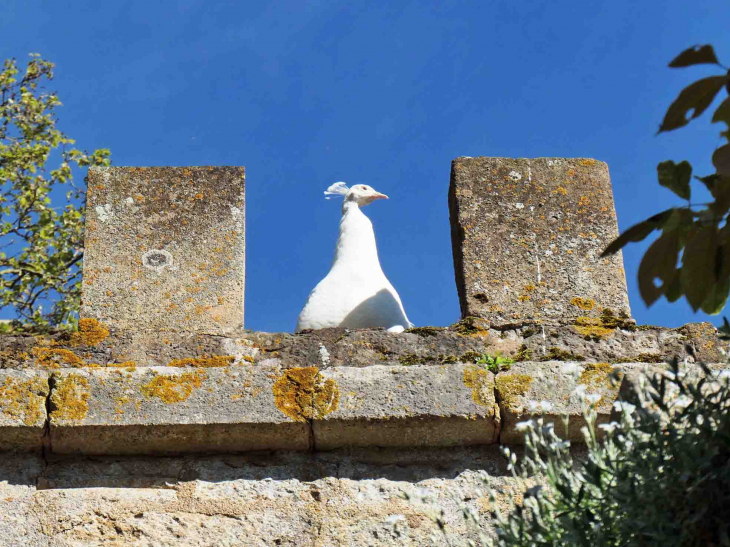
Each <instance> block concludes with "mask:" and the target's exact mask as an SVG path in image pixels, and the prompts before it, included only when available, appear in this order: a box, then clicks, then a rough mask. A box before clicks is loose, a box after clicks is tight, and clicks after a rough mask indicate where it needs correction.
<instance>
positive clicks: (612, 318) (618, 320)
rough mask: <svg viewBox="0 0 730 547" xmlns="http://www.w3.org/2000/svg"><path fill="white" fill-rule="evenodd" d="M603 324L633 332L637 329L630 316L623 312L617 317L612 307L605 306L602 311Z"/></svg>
mask: <svg viewBox="0 0 730 547" xmlns="http://www.w3.org/2000/svg"><path fill="white" fill-rule="evenodd" d="M601 324H602V325H603V326H604V327H607V328H610V329H616V328H619V329H623V330H628V331H631V332H634V331H635V330H636V324H635V323H634V322H633V321H631V320H630V318H629V317H628V316H626V315H625V314H622V316H621V317H616V314H614V313H613V310H611V309H610V308H604V309H603V311H602V312H601Z"/></svg>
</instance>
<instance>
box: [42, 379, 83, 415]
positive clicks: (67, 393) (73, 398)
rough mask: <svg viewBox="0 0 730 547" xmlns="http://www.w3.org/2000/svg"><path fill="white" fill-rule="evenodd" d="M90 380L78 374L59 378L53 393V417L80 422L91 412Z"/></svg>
mask: <svg viewBox="0 0 730 547" xmlns="http://www.w3.org/2000/svg"><path fill="white" fill-rule="evenodd" d="M88 401H89V381H88V380H87V379H86V378H84V377H83V376H80V375H78V374H69V375H67V376H63V377H61V379H59V380H57V382H56V385H55V386H54V388H53V393H52V395H51V406H52V408H53V411H52V412H51V418H53V419H56V420H69V421H74V422H80V421H82V420H83V419H84V418H86V414H87V413H88V412H89V402H88Z"/></svg>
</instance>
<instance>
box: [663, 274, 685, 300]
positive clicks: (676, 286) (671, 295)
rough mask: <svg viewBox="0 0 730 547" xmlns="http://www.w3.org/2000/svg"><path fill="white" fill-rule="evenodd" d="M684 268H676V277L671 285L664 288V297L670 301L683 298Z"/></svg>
mask: <svg viewBox="0 0 730 547" xmlns="http://www.w3.org/2000/svg"><path fill="white" fill-rule="evenodd" d="M681 273H682V270H675V272H674V278H673V279H672V281H671V282H670V283H669V286H668V287H667V288H666V289H665V290H664V297H665V298H666V299H667V300H668V301H669V302H676V301H677V300H679V299H680V298H682V294H683V293H682V276H681Z"/></svg>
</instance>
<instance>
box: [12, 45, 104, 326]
mask: <svg viewBox="0 0 730 547" xmlns="http://www.w3.org/2000/svg"><path fill="white" fill-rule="evenodd" d="M53 68H54V65H53V63H51V62H49V61H46V60H43V59H41V58H40V56H38V55H36V54H32V55H31V59H30V61H29V62H28V65H27V67H26V69H25V71H24V73H22V74H21V72H20V70H19V68H18V64H17V62H16V60H15V59H8V60H6V61H5V62H4V64H3V67H2V70H1V71H0V183H1V184H2V190H1V192H0V236H1V239H0V241H2V247H0V280H1V281H0V307H5V306H12V307H13V308H14V309H15V311H16V313H17V315H18V317H19V318H20V319H21V320H22V321H23V322H24V323H25V324H26V325H32V326H33V327H34V328H41V329H43V328H49V327H57V326H60V327H74V326H75V321H76V320H75V317H74V313H75V312H77V311H78V308H79V303H80V264H81V260H82V257H83V229H84V210H83V205H78V204H79V203H83V202H84V197H85V191H84V189H82V188H79V187H77V186H75V185H74V183H73V173H72V166H73V165H76V166H78V167H87V166H92V165H109V163H110V161H109V155H110V153H109V150H106V149H99V150H95V151H94V152H93V153H91V154H89V153H87V152H85V151H81V150H78V149H76V148H72V147H71V146H72V145H73V144H74V141H73V140H72V139H70V138H68V137H67V136H66V135H64V134H63V133H61V132H60V131H59V130H58V129H57V128H56V121H57V119H56V115H55V109H56V108H57V107H58V106H60V105H61V102H60V100H59V99H58V97H57V95H56V94H55V93H47V92H45V91H44V88H43V84H44V82H46V81H50V80H52V79H53ZM51 159H53V161H54V162H57V163H58V165H57V166H56V167H55V168H51V167H50V166H49V165H48V164H49V163H50V161H51ZM62 186H66V187H68V190H67V193H66V200H67V203H66V204H65V206H63V207H53V206H52V205H53V203H52V198H53V197H54V196H52V193H53V192H54V190H56V189H58V188H60V187H62ZM48 299H50V300H55V302H54V304H53V306H52V309H51V310H50V311H49V312H48V313H44V312H43V309H42V302H43V301H44V300H48Z"/></svg>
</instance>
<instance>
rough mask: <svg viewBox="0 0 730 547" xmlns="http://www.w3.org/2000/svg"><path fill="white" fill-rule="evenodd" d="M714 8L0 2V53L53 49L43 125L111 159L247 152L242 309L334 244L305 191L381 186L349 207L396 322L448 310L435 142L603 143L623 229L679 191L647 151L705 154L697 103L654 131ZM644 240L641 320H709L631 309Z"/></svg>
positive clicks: (728, 47)
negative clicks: (386, 283)
mask: <svg viewBox="0 0 730 547" xmlns="http://www.w3.org/2000/svg"><path fill="white" fill-rule="evenodd" d="M728 23H730V3H728V2H727V1H718V0H706V1H703V2H679V1H670V2H658V1H653V0H652V1H644V2H576V1H575V0H573V1H564V0H555V1H552V2H544V1H539V2H538V1H522V2H515V1H508V0H504V1H503V0H499V1H492V2H485V1H484V0H480V1H463V2H454V1H452V2H411V1H402V0H401V1H397V2H393V1H392V0H391V1H388V2H384V1H368V2H363V1H358V0H353V1H348V2H335V1H326V0H316V1H305V0H298V1H271V2H240V1H239V2H235V1H216V2H211V1H209V0H184V1H178V2H175V1H159V2H149V1H144V2H143V1H127V2H122V1H114V2H85V1H74V2H71V3H57V2H56V3H52V2H47V1H41V0H5V1H4V2H3V7H2V8H1V9H0V35H1V36H2V37H3V40H2V43H0V59H4V58H8V57H17V58H18V59H19V60H20V61H21V62H22V63H24V62H25V59H26V58H27V54H28V53H30V52H38V53H40V54H42V55H43V56H44V57H45V58H47V59H49V60H52V61H53V62H55V63H56V65H57V67H56V79H55V80H54V82H53V87H54V89H55V90H57V91H58V93H59V96H60V98H61V100H62V101H63V103H64V107H63V108H62V109H60V110H59V118H60V125H59V126H60V128H61V129H62V130H63V131H64V132H65V133H67V134H68V135H69V136H71V137H73V138H75V139H76V141H77V144H78V145H79V146H81V147H84V148H100V147H108V148H111V150H112V159H113V162H114V164H115V165H134V166H151V165H178V166H181V165H245V166H246V170H247V181H246V185H247V188H246V193H247V211H246V213H247V222H246V225H247V257H246V258H247V281H246V283H247V285H246V327H247V328H251V329H254V330H266V331H291V330H292V329H293V328H294V325H295V323H296V318H297V315H298V313H299V311H300V310H301V308H302V306H303V305H304V302H305V300H306V297H307V295H308V293H309V291H310V290H311V289H312V287H314V285H315V284H316V283H317V282H318V281H319V280H320V279H321V278H322V277H323V276H324V275H325V274H326V273H327V271H328V269H329V266H330V263H331V259H332V253H333V249H334V243H335V240H336V236H337V225H338V222H339V216H340V205H339V203H338V202H336V201H334V200H333V201H326V200H324V199H323V195H322V191H323V190H324V189H325V188H326V187H327V186H329V185H330V184H331V183H333V182H335V181H338V180H344V181H347V182H348V183H351V184H354V183H365V184H369V185H371V186H373V187H375V188H376V189H377V190H379V191H381V192H384V193H386V194H388V195H389V196H390V198H391V199H390V200H389V201H387V202H377V203H375V204H373V205H372V206H370V207H368V208H367V209H366V210H365V211H366V213H367V214H368V215H369V216H370V218H371V219H372V221H373V224H374V226H375V232H376V237H377V241H378V248H379V252H380V259H381V264H382V266H383V269H384V271H385V273H386V275H387V276H388V277H389V279H390V281H391V282H392V283H393V285H394V286H395V288H396V289H397V290H398V292H399V293H400V295H401V298H402V300H403V303H404V305H405V308H406V312H407V313H408V315H409V318H410V319H411V321H413V322H414V323H416V324H417V325H426V324H428V325H447V324H450V323H453V322H454V321H456V320H457V319H458V318H459V304H458V298H457V293H456V285H455V282H454V272H453V263H452V255H451V241H450V228H449V219H448V206H447V190H448V184H449V169H450V162H451V160H452V159H453V158H455V157H457V156H508V157H539V156H559V157H592V158H596V159H600V160H603V161H606V162H607V163H608V164H609V168H610V171H611V176H612V180H613V185H614V196H615V200H616V207H617V210H618V221H619V226H620V228H621V229H622V230H623V229H626V228H628V227H629V226H631V225H632V224H634V223H636V222H638V221H640V220H643V219H644V218H646V217H648V216H649V215H651V214H654V213H656V212H659V211H661V210H664V209H666V208H668V207H670V206H672V205H675V204H679V201H678V198H674V197H673V195H672V194H671V193H670V192H669V191H667V190H665V189H662V188H660V187H659V186H658V184H657V183H656V164H657V163H658V162H660V161H663V160H666V159H673V160H675V161H681V160H684V159H687V160H689V161H690V162H691V163H692V164H693V166H694V167H695V172H696V173H698V174H708V173H710V172H711V171H712V169H711V164H710V155H711V151H712V150H713V149H714V148H715V147H716V146H717V145H718V144H719V139H718V133H719V131H720V126H719V125H711V124H710V123H709V116H707V115H705V116H704V117H703V118H700V119H699V120H697V121H695V122H693V123H692V124H690V126H688V127H686V128H683V129H680V130H679V131H676V132H674V133H671V134H664V135H660V136H655V133H656V130H657V128H658V125H659V122H660V121H661V119H662V117H663V115H664V112H665V111H666V108H667V107H668V106H669V104H670V103H671V101H672V100H673V99H674V98H675V97H676V96H677V94H678V93H679V91H680V90H681V89H682V87H684V86H685V85H686V84H688V83H690V82H692V81H694V80H695V79H697V78H699V77H701V76H702V75H704V74H707V73H710V72H712V70H711V69H708V68H703V67H700V68H694V69H681V70H676V69H675V70H672V69H669V68H667V63H668V62H669V61H670V60H671V59H672V58H673V57H674V56H675V55H676V54H678V53H679V52H680V51H682V50H683V49H685V48H686V47H689V46H691V45H693V44H696V43H712V44H714V45H715V49H716V51H717V53H718V56H719V57H720V60H721V61H724V63H725V64H726V65H730V33H729V32H728V30H727V29H728ZM644 248H645V245H632V246H630V247H629V248H628V250H627V251H626V252H625V254H624V258H625V263H626V271H627V276H628V284H629V292H630V299H631V305H632V310H633V314H634V316H635V318H636V319H637V321H638V322H639V323H651V324H659V325H666V326H676V325H681V324H683V323H686V322H690V321H699V320H706V319H708V316H706V315H703V314H701V313H698V314H693V313H692V311H691V310H690V308H689V306H687V305H686V304H685V303H684V301H682V302H681V303H678V304H667V303H666V301H663V300H662V301H660V302H659V303H657V304H655V305H654V306H653V307H652V308H651V309H646V307H645V306H644V304H643V303H642V301H641V299H640V297H639V295H638V292H637V289H636V272H637V268H638V261H639V259H640V258H641V256H642V254H643V250H644ZM3 312H4V313H3V314H2V315H3V316H5V317H8V316H10V313H9V312H8V310H4V311H3ZM711 319H712V320H714V321H715V322H717V321H718V318H717V317H713V318H711Z"/></svg>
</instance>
